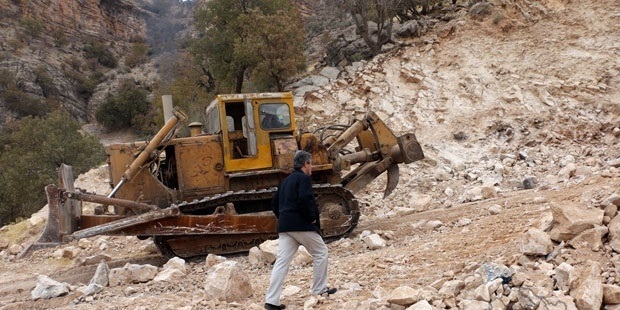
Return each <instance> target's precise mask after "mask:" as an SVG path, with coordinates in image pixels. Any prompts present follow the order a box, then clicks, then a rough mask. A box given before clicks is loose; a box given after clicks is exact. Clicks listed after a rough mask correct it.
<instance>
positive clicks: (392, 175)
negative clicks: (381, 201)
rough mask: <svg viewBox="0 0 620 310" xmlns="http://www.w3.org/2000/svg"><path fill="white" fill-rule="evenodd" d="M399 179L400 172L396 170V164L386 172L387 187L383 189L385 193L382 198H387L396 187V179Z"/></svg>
mask: <svg viewBox="0 0 620 310" xmlns="http://www.w3.org/2000/svg"><path fill="white" fill-rule="evenodd" d="M399 178H400V170H399V169H398V164H393V165H391V166H390V168H388V170H387V186H386V187H385V192H384V193H383V198H385V197H387V196H389V195H390V194H391V193H392V191H393V190H394V189H395V188H396V185H398V179H399Z"/></svg>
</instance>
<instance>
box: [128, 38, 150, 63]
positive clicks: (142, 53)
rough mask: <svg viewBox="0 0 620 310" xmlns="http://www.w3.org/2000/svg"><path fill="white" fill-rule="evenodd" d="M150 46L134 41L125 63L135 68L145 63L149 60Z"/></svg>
mask: <svg viewBox="0 0 620 310" xmlns="http://www.w3.org/2000/svg"><path fill="white" fill-rule="evenodd" d="M148 55H149V46H148V45H146V44H145V43H134V44H133V45H132V46H131V52H130V53H129V55H127V58H125V65H127V66H128V67H130V68H134V67H136V66H138V65H141V64H143V63H145V62H146V61H147V60H148Z"/></svg>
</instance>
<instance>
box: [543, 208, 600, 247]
mask: <svg viewBox="0 0 620 310" xmlns="http://www.w3.org/2000/svg"><path fill="white" fill-rule="evenodd" d="M551 212H552V213H553V226H552V228H551V231H549V237H551V239H552V240H555V241H558V242H560V241H569V240H571V239H573V238H574V237H575V236H577V235H578V234H580V233H582V232H583V231H585V230H587V229H590V228H594V226H596V225H602V224H603V215H604V211H603V210H601V209H596V208H585V207H582V206H580V205H577V204H570V203H567V204H562V205H558V204H553V205H551Z"/></svg>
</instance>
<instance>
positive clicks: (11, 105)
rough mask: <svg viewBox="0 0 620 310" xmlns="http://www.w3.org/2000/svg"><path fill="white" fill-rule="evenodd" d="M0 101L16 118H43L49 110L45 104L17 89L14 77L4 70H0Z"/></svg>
mask: <svg viewBox="0 0 620 310" xmlns="http://www.w3.org/2000/svg"><path fill="white" fill-rule="evenodd" d="M35 71H36V70H35ZM0 99H2V101H4V105H5V107H6V108H7V109H8V110H9V111H11V112H13V113H15V115H16V116H17V117H24V116H43V115H45V114H47V113H48V112H49V110H50V107H49V105H48V104H47V103H45V102H44V101H42V100H40V99H38V98H36V97H34V96H32V95H30V94H28V93H26V92H24V91H23V90H21V89H19V87H18V85H17V82H16V81H15V77H14V75H13V74H12V73H11V72H10V71H8V70H6V69H3V70H0Z"/></svg>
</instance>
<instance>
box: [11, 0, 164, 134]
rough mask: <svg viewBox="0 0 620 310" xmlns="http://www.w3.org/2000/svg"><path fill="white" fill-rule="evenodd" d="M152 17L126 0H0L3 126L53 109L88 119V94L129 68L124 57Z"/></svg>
mask: <svg viewBox="0 0 620 310" xmlns="http://www.w3.org/2000/svg"><path fill="white" fill-rule="evenodd" d="M152 14H153V13H151V12H149V11H146V10H143V9H141V8H139V7H137V6H136V5H134V4H133V3H132V2H129V1H124V0H121V1H119V0H114V1H113V0H40V1H24V0H21V1H20V0H0V73H1V74H2V75H3V76H4V78H3V79H2V81H0V112H1V115H2V117H1V119H0V128H1V127H2V126H3V125H4V124H5V123H6V122H9V121H11V120H13V119H15V118H17V117H20V116H23V115H29V114H30V115H32V114H36V113H33V111H36V110H40V109H43V110H45V109H52V108H56V107H61V108H62V109H64V110H66V111H68V112H69V113H70V114H71V115H72V116H73V117H74V118H75V119H77V120H79V121H82V122H85V121H89V118H91V117H89V114H92V113H91V112H90V110H92V106H93V105H96V104H97V102H93V98H99V99H101V98H104V97H105V96H104V95H101V94H99V95H98V96H95V95H96V94H97V88H98V87H99V85H101V84H109V83H114V79H115V78H117V76H118V75H119V74H122V73H123V72H127V71H129V70H128V69H127V68H126V67H125V66H124V57H125V56H126V55H127V53H128V51H130V49H131V46H132V44H133V43H132V42H136V40H140V39H141V38H146V32H147V30H146V19H147V18H148V17H149V15H152ZM85 47H90V48H91V51H90V55H89V54H88V52H86V50H85ZM97 53H99V54H97ZM93 55H95V56H93ZM102 55H103V56H107V57H108V59H112V60H115V61H117V65H116V66H114V65H109V64H108V65H107V66H102V65H101V63H102V61H101V59H102V58H101V57H103V56H102ZM97 56H99V57H100V58H99V61H98V60H97ZM93 58H95V60H93ZM98 62H99V63H98ZM7 94H16V95H14V96H13V95H11V96H9V95H7Z"/></svg>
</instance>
